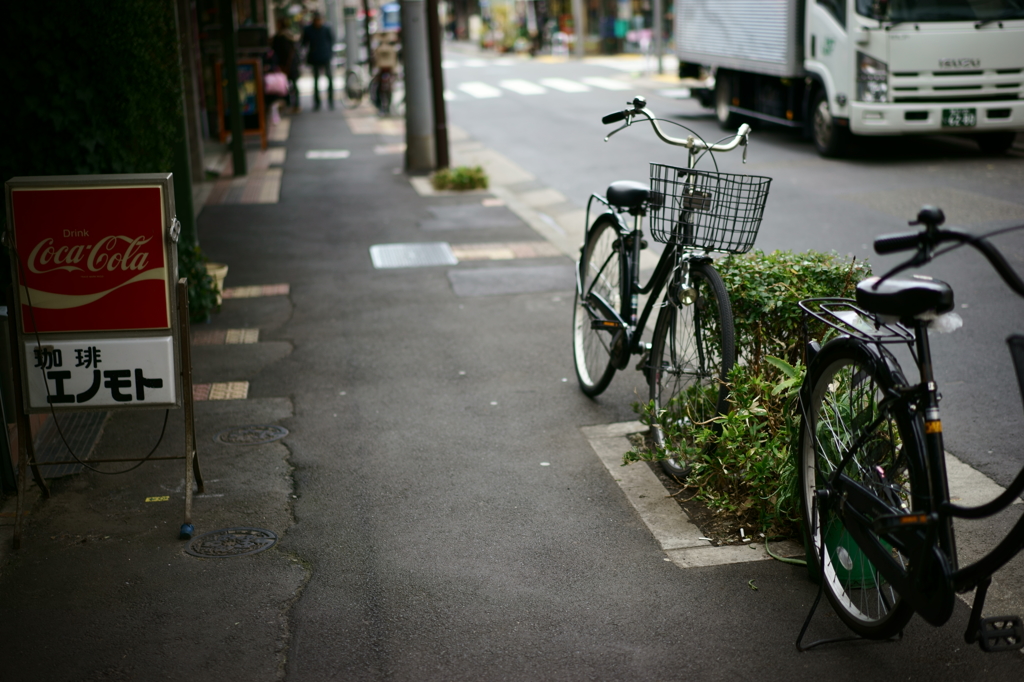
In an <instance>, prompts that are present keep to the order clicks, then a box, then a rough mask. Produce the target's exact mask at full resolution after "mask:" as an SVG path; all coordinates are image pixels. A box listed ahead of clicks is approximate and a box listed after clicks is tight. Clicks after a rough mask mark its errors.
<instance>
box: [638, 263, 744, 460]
mask: <svg viewBox="0 0 1024 682" xmlns="http://www.w3.org/2000/svg"><path fill="white" fill-rule="evenodd" d="M689 268H690V288H689V289H688V290H683V291H680V292H679V293H678V294H673V293H672V290H673V289H674V288H678V287H677V286H676V283H674V282H670V283H669V293H670V294H672V295H668V294H666V301H665V302H664V304H663V305H662V308H661V312H660V313H659V314H658V322H657V324H656V325H655V327H654V338H653V339H652V340H651V354H650V359H649V362H648V375H647V381H648V385H649V386H650V399H651V400H652V401H653V402H654V409H655V414H661V413H662V411H663V410H664V411H665V414H664V416H663V417H662V419H665V420H669V421H670V422H672V423H675V424H676V425H678V426H682V427H693V428H697V427H701V426H705V425H706V426H709V427H710V428H711V429H713V430H719V431H720V430H721V425H720V424H718V423H717V422H712V421H711V420H712V419H714V418H715V417H717V416H719V415H721V414H725V413H726V412H728V411H729V402H728V397H729V387H728V386H727V385H726V383H725V380H726V376H727V375H728V374H729V371H730V370H731V369H732V367H733V365H734V364H735V362H736V345H735V340H734V330H733V321H732V305H731V304H730V303H729V294H728V292H726V290H725V284H724V283H723V282H722V278H721V276H720V275H719V274H718V271H717V270H715V269H714V267H712V266H711V264H710V263H701V262H694V263H691V264H690V266H689ZM651 436H652V437H653V439H654V444H655V445H656V446H658V447H663V446H665V445H666V438H665V432H664V431H663V430H662V427H661V425H660V424H658V423H657V422H655V423H654V424H653V425H652V426H651ZM661 466H662V469H663V470H664V471H665V473H667V474H669V475H671V476H675V477H677V478H683V477H685V476H686V475H687V474H688V473H689V471H690V464H689V463H688V462H686V461H683V460H680V459H665V460H662V462H661Z"/></svg>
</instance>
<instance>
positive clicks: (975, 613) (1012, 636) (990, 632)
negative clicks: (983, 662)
mask: <svg viewBox="0 0 1024 682" xmlns="http://www.w3.org/2000/svg"><path fill="white" fill-rule="evenodd" d="M991 584H992V578H985V579H984V580H982V581H981V582H980V583H978V589H977V590H976V591H975V592H974V606H973V607H972V608H971V618H970V620H968V621H967V632H965V633H964V641H965V642H967V643H968V644H974V643H975V642H977V643H978V644H979V645H980V646H981V649H982V651H986V652H988V653H995V652H997V651H1017V650H1018V649H1020V648H1021V647H1024V621H1022V620H1021V617H1020V616H993V617H991V618H982V617H981V612H982V609H984V607H985V597H986V595H987V594H988V586H989V585H991Z"/></svg>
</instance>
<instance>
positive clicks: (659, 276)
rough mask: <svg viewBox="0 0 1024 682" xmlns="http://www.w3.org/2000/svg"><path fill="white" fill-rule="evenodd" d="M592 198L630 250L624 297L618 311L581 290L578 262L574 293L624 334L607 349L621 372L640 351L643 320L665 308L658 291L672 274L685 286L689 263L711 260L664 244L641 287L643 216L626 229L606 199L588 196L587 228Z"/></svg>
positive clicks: (621, 241) (644, 323) (618, 214)
mask: <svg viewBox="0 0 1024 682" xmlns="http://www.w3.org/2000/svg"><path fill="white" fill-rule="evenodd" d="M595 199H596V200H597V201H599V202H600V203H602V204H604V205H605V206H606V207H607V209H608V210H606V211H605V212H604V214H603V215H609V216H611V217H612V218H613V219H614V220H615V224H616V225H617V226H618V233H619V243H620V244H621V245H622V247H620V248H623V247H625V246H626V245H627V244H628V245H630V246H631V247H632V248H630V250H629V251H628V252H626V270H627V276H626V282H625V286H628V290H624V291H622V293H623V294H624V295H623V296H622V310H621V311H620V310H615V309H614V308H612V307H611V306H610V305H609V304H608V302H607V301H604V300H603V299H602V298H601V297H600V296H598V295H597V294H595V293H593V292H592V291H583V273H581V272H580V270H579V266H580V265H581V263H577V270H576V290H577V292H578V294H579V296H580V299H581V300H586V301H588V305H590V306H596V307H598V308H600V309H601V313H602V315H600V316H594V315H593V314H592V317H600V318H603V319H612V320H614V322H615V324H616V325H617V326H618V327H619V328H620V329H621V330H622V331H623V333H624V334H625V343H621V344H614V345H613V347H612V349H611V354H612V362H613V364H614V365H615V367H616V368H617V369H619V370H621V369H625V367H626V365H628V364H629V358H630V356H631V355H635V354H637V353H639V352H640V343H641V338H642V336H643V331H644V329H646V327H647V321H648V319H649V318H650V316H651V312H652V311H653V310H654V309H655V307H656V306H657V307H662V306H664V305H665V303H666V299H664V298H662V296H661V292H662V291H663V290H664V288H665V285H666V284H667V283H668V282H669V279H670V278H671V277H672V275H673V273H674V272H677V271H679V272H680V276H681V277H682V278H683V284H684V285H685V284H686V283H687V281H686V279H687V277H688V274H689V264H690V263H693V262H698V261H710V260H711V257H710V256H708V255H707V254H706V253H703V252H699V251H683V250H682V249H680V248H679V247H678V246H677V245H676V244H674V243H673V244H666V245H665V250H664V251H663V252H662V254H661V257H660V258H659V259H658V264H657V266H655V269H654V272H653V273H652V274H651V277H650V279H648V280H647V283H646V284H644V285H641V284H640V251H641V249H642V237H643V230H642V229H641V228H640V220H641V218H642V217H643V215H642V214H637V215H634V220H633V227H632V229H630V227H629V225H628V224H627V223H626V221H625V220H624V219H623V217H622V213H619V212H616V211H615V210H614V207H613V206H612V205H611V204H609V203H608V200H607V199H605V198H604V197H602V196H601V195H599V194H592V195H591V197H590V201H589V202H587V224H588V225H589V224H590V206H591V203H592V202H593V201H594V200H595ZM595 222H596V219H595ZM617 260H618V259H617V258H614V259H609V260H608V262H606V263H604V264H603V265H602V270H603V269H604V268H605V267H608V265H609V264H611V263H612V261H617ZM616 264H617V263H616ZM595 281H596V280H595ZM647 294H650V296H649V298H648V299H647V303H646V304H645V305H644V308H643V311H642V312H641V313H640V317H639V318H637V312H638V309H639V297H640V296H641V295H647Z"/></svg>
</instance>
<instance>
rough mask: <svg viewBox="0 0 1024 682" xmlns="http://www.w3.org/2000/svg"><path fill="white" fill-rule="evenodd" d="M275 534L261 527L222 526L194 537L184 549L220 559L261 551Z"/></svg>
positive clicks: (274, 539)
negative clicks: (219, 528) (220, 528)
mask: <svg viewBox="0 0 1024 682" xmlns="http://www.w3.org/2000/svg"><path fill="white" fill-rule="evenodd" d="M275 542H277V535H275V534H274V533H272V532H271V531H269V530H264V529H262V528H224V529H222V530H215V531H213V532H210V533H206V534H205V535H200V536H199V537H197V538H194V539H193V540H192V541H191V542H190V543H188V547H186V548H185V551H186V552H187V553H189V554H191V555H192V556H198V557H204V558H212V559H221V558H225V557H232V556H243V555H245V554H255V553H256V552H262V551H263V550H265V549H266V548H268V547H270V546H271V545H273V544H274V543H275Z"/></svg>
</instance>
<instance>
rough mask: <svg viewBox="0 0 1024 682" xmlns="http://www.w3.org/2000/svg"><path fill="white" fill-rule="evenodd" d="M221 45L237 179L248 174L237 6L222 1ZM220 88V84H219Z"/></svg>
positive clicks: (219, 11)
mask: <svg viewBox="0 0 1024 682" xmlns="http://www.w3.org/2000/svg"><path fill="white" fill-rule="evenodd" d="M218 13H219V14H220V30H221V44H222V45H223V46H224V80H226V81H227V89H228V91H227V102H226V103H225V106H227V108H228V112H229V113H228V120H229V121H230V123H231V152H232V161H233V165H234V171H235V177H240V176H243V175H245V174H246V173H248V169H247V168H246V167H245V133H244V132H243V130H242V105H241V102H239V101H238V59H237V55H236V50H237V47H238V36H237V35H236V34H235V31H236V28H235V4H234V3H233V2H231V0H220V5H219V6H218ZM217 87H220V83H218V84H217Z"/></svg>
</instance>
